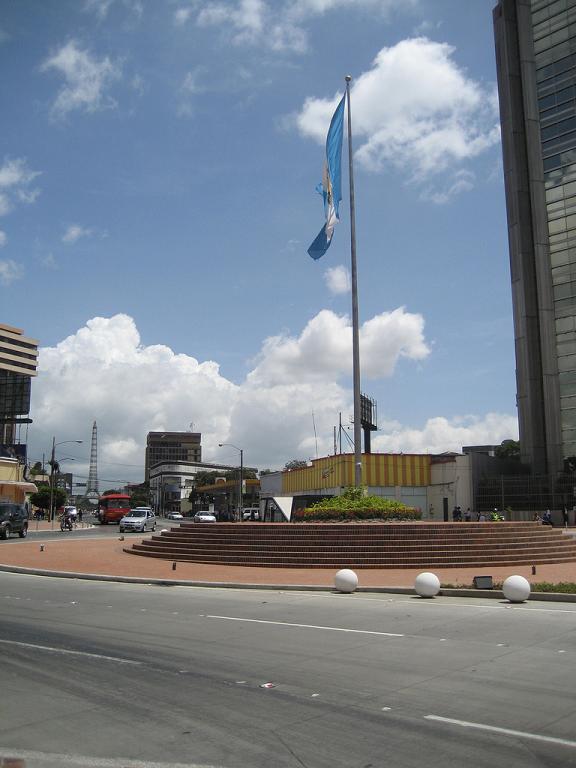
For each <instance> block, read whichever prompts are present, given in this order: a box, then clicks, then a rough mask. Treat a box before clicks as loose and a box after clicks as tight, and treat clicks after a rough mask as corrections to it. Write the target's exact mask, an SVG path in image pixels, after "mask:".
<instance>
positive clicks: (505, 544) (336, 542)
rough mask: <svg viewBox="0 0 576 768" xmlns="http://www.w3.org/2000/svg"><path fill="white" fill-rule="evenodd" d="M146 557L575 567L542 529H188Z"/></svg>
mask: <svg viewBox="0 0 576 768" xmlns="http://www.w3.org/2000/svg"><path fill="white" fill-rule="evenodd" d="M124 551H125V552H128V553H130V554H134V555H141V556H145V557H156V558H161V559H165V560H173V561H179V562H192V563H219V564H222V565H244V566H261V567H266V568H403V567H405V568H429V567H432V566H434V567H442V568H467V567H482V566H487V565H491V566H497V565H498V566H499V565H513V564H516V565H536V564H542V563H564V562H576V540H575V539H573V538H572V537H568V536H564V535H563V533H562V529H556V528H551V527H549V526H543V525H541V524H539V523H533V522H526V523H515V522H499V523H429V522H414V523H358V524H355V523H321V524H320V523H319V524H316V523H257V522H243V523H216V524H214V523H182V524H180V525H179V526H177V527H175V528H172V529H171V530H168V531H164V532H162V533H161V534H160V535H155V536H152V538H151V539H144V540H143V541H142V542H140V543H137V544H133V545H132V546H131V547H125V548H124Z"/></svg>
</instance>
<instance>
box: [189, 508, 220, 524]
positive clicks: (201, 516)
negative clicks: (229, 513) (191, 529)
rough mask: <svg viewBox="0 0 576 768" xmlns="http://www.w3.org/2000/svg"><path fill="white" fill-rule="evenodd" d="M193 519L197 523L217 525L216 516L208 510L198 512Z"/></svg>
mask: <svg viewBox="0 0 576 768" xmlns="http://www.w3.org/2000/svg"><path fill="white" fill-rule="evenodd" d="M192 519H193V520H194V522H195V523H215V522H216V515H214V514H213V513H212V512H209V511H208V510H204V511H201V512H196V514H195V515H194V517H193V518H192Z"/></svg>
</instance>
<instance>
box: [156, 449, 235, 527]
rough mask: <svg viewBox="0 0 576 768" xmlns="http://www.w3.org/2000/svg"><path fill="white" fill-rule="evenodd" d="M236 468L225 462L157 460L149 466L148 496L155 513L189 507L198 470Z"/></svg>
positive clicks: (225, 470) (208, 470)
mask: <svg viewBox="0 0 576 768" xmlns="http://www.w3.org/2000/svg"><path fill="white" fill-rule="evenodd" d="M233 469H236V467H230V466H228V465H227V464H203V463H202V462H195V461H168V460H166V461H158V462H157V463H156V464H154V465H153V466H151V467H150V470H149V479H150V498H151V502H152V506H153V507H154V509H155V510H156V513H157V514H159V513H160V514H164V513H166V512H182V513H183V514H185V513H186V512H189V511H190V509H191V504H190V502H189V501H188V497H189V496H190V491H191V490H192V487H193V485H194V479H195V477H196V475H197V474H198V472H222V475H223V476H224V474H225V473H226V472H230V471H231V470H233Z"/></svg>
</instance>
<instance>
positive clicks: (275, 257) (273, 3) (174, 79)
mask: <svg viewBox="0 0 576 768" xmlns="http://www.w3.org/2000/svg"><path fill="white" fill-rule="evenodd" d="M493 4H494V3H493V2H492V0H467V2H465V3H463V2H462V1H461V0H402V1H400V0H240V1H239V0H222V2H200V1H195V0H191V1H190V0H188V1H187V2H186V1H185V0H156V1H155V2H152V1H151V0H149V1H147V0H69V1H68V2H67V1H66V0H59V2H58V3H45V2H43V1H42V0H37V1H34V0H21V2H18V3H9V4H5V5H4V6H3V13H2V16H1V17H0V66H1V70H2V73H3V77H2V80H1V81H0V104H1V105H2V115H3V120H2V127H3V130H2V133H1V142H2V147H1V152H0V307H1V311H0V322H5V323H8V324H11V325H15V326H17V327H20V328H22V329H24V331H25V333H26V334H28V335H30V336H32V337H35V338H38V339H39V341H40V345H41V356H40V373H39V376H38V379H37V380H35V381H34V386H33V408H32V417H33V419H34V424H33V425H32V426H31V427H30V430H29V434H28V442H29V444H30V446H31V451H30V452H31V456H32V458H35V457H37V456H40V457H41V454H42V452H47V451H48V450H49V447H50V444H51V438H52V436H53V435H55V436H56V439H57V441H64V440H68V439H84V440H85V444H84V446H77V447H76V446H73V447H74V451H72V452H67V455H72V456H74V457H75V458H76V459H77V461H76V464H75V465H74V467H75V468H77V471H78V472H83V471H84V469H85V460H86V459H87V457H88V455H89V440H90V433H91V425H92V421H93V420H94V419H96V420H97V422H98V426H99V440H100V445H99V459H100V464H101V466H100V474H101V476H102V477H108V478H109V479H111V480H112V479H114V480H116V479H118V480H133V479H138V478H139V477H140V476H141V466H142V463H143V458H144V442H145V435H146V433H147V432H148V431H149V430H153V429H173V430H179V429H182V430H186V429H188V428H190V425H191V424H194V429H195V430H199V431H201V432H202V433H203V446H204V458H205V459H206V460H213V461H223V462H230V463H234V462H235V461H236V460H237V453H236V452H235V451H234V450H233V449H227V450H225V449H219V448H218V443H219V442H231V443H233V444H235V445H237V446H240V447H242V448H243V449H244V452H245V461H246V462H247V463H248V464H252V465H255V466H258V467H260V468H264V467H271V468H278V467H281V466H283V464H284V463H285V461H287V460H289V459H291V458H295V457H297V458H312V457H314V456H315V455H316V454H317V453H318V455H323V454H324V453H325V452H329V451H331V450H332V443H333V426H334V425H335V424H337V423H338V418H339V413H340V412H341V413H342V417H343V421H344V422H347V421H348V420H349V418H350V415H351V413H352V405H351V402H352V393H351V386H350V381H351V375H350V363H351V354H350V326H349V314H350V294H349V291H348V290H347V274H348V271H349V262H350V256H349V223H350V222H349V213H348V205H347V200H346V194H347V180H345V184H344V190H345V199H344V200H343V203H342V206H341V223H340V224H339V225H338V226H337V228H336V231H335V235H334V240H333V243H332V245H331V247H330V249H329V250H328V252H327V254H326V255H325V256H324V257H323V258H322V259H320V260H319V261H318V262H314V261H312V260H311V259H310V258H309V257H308V255H307V254H306V249H307V248H308V246H309V244H310V243H311V242H312V240H313V239H314V237H315V236H316V234H317V233H318V230H319V229H320V227H321V225H322V221H323V210H322V203H321V199H320V198H319V197H318V195H317V194H316V193H315V187H316V184H317V183H318V182H319V181H320V178H321V170H322V162H323V141H324V138H325V135H326V131H327V129H328V124H329V121H330V117H331V114H332V112H333V109H334V107H335V106H336V103H337V100H338V98H339V96H340V95H341V93H342V91H343V88H344V76H345V75H346V74H351V75H352V76H353V81H352V110H353V111H352V115H353V123H354V128H353V130H354V149H355V186H356V206H357V239H358V273H359V302H360V321H361V324H362V325H363V328H362V341H361V344H362V348H361V354H362V360H361V365H362V389H363V391H365V392H367V393H368V394H370V395H371V396H373V397H375V398H376V400H377V402H378V413H379V423H380V425H381V427H382V428H381V429H380V431H379V432H377V433H376V435H375V436H374V438H373V447H374V448H375V449H377V450H402V451H405V452H408V451H441V450H453V449H456V450H457V449H459V448H460V447H461V446H462V445H465V444H471V443H485V442H500V441H501V440H502V439H504V438H507V437H517V426H516V409H515V380H514V345H513V328H512V317H511V297H510V281H509V266H508V245H507V233H506V221H505V201H504V194H503V179H502V163H501V148H500V144H499V133H498V112H497V99H496V86H495V80H496V74H495V63H494V44H493V33H492V6H493ZM345 151H346V145H345ZM314 424H315V427H316V437H314ZM68 447H72V446H68Z"/></svg>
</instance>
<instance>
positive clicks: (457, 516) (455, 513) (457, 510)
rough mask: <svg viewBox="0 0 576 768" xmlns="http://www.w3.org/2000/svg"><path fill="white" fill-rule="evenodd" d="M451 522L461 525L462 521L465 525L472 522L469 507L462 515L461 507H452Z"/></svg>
mask: <svg viewBox="0 0 576 768" xmlns="http://www.w3.org/2000/svg"><path fill="white" fill-rule="evenodd" d="M452 521H453V522H455V523H461V522H462V521H464V522H465V523H470V522H471V521H472V511H471V509H470V507H468V509H467V510H466V512H464V514H462V507H459V506H457V507H454V509H453V510H452Z"/></svg>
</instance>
